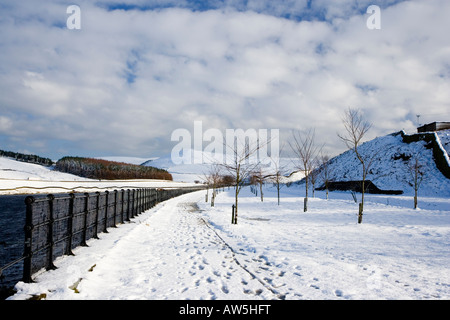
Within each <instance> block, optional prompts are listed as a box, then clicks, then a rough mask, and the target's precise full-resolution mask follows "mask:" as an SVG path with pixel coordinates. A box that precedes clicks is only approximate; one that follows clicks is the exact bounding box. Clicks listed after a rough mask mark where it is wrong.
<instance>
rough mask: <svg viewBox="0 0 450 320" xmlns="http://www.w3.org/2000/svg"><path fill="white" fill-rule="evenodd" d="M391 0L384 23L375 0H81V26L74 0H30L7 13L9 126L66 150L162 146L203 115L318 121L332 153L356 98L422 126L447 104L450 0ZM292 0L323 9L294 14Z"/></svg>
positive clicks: (136, 151) (280, 124) (377, 130)
mask: <svg viewBox="0 0 450 320" xmlns="http://www.w3.org/2000/svg"><path fill="white" fill-rule="evenodd" d="M391 2H392V1H383V2H380V5H381V6H382V8H383V9H382V29H381V30H376V31H375V30H368V29H367V28H366V23H365V21H366V19H367V15H365V14H364V13H360V11H361V9H362V8H364V3H365V2H359V4H358V5H355V2H354V1H350V0H349V1H346V2H339V5H338V4H336V2H333V4H329V2H327V4H325V3H324V2H320V1H318V2H313V3H314V5H313V6H312V8H308V7H307V4H306V1H285V2H277V5H276V4H269V3H261V2H253V1H250V2H248V3H247V5H246V6H243V5H242V3H241V4H239V5H236V4H235V7H237V8H238V9H239V10H240V11H237V10H233V9H232V6H233V2H232V1H228V2H226V4H225V7H224V8H219V9H218V10H200V11H195V12H193V11H191V10H190V9H185V8H165V9H158V10H147V9H146V10H143V9H142V8H143V7H142V8H141V9H140V10H113V11H108V10H107V9H106V8H107V7H105V6H95V5H93V4H91V2H88V1H81V2H80V4H79V5H80V7H81V17H82V22H81V30H67V29H66V28H65V27H64V25H65V19H66V18H67V14H66V12H65V9H66V7H65V6H66V4H65V3H63V2H45V4H42V5H40V6H34V5H33V6H31V5H30V3H31V2H28V1H20V2H17V3H14V4H11V5H10V7H8V8H6V9H5V10H7V11H6V12H7V13H8V14H7V15H6V16H5V17H2V18H1V19H0V28H1V29H2V35H1V36H0V46H1V48H2V50H1V52H0V61H1V62H2V63H1V65H0V117H2V118H0V119H2V120H1V121H0V125H2V128H0V132H2V135H3V136H6V137H7V138H8V139H10V141H13V140H14V139H13V138H14V137H15V136H18V133H17V132H18V130H17V128H20V129H21V130H20V131H21V132H20V136H21V137H27V136H28V137H30V139H31V138H32V139H34V140H36V139H41V140H43V141H46V142H47V143H44V145H43V146H42V147H40V150H43V151H44V152H47V153H50V154H52V155H53V152H56V151H53V150H52V149H51V148H54V147H55V144H56V145H58V144H59V145H61V144H62V143H63V142H64V141H67V143H68V146H69V145H70V146H71V147H70V148H68V147H67V148H66V147H61V149H64V150H68V151H69V152H73V153H75V152H79V153H81V154H92V155H130V156H153V155H155V154H161V153H169V152H170V149H171V148H172V147H173V143H172V142H171V141H170V135H171V132H172V131H173V130H175V129H176V128H180V127H182V128H187V129H191V128H192V126H193V121H194V120H202V121H203V123H204V126H205V128H206V127H215V128H218V129H220V130H225V129H226V128H243V129H245V128H267V129H270V128H279V129H282V130H285V131H286V132H287V131H289V129H291V128H306V127H316V136H317V137H320V139H321V142H326V143H327V144H328V149H329V150H330V151H331V152H333V153H336V152H338V151H340V150H342V147H343V146H342V145H341V144H340V143H339V141H338V140H337V138H336V132H337V131H339V130H341V123H340V115H341V112H342V111H343V109H345V108H347V107H349V106H352V107H360V108H363V109H364V110H366V113H367V115H368V116H369V117H370V120H371V121H373V122H374V129H373V132H372V134H373V135H380V134H387V133H390V132H393V131H396V130H400V129H407V130H413V129H414V125H415V124H414V123H413V121H414V120H415V115H416V114H423V115H424V117H423V119H424V120H425V118H426V114H445V113H446V112H447V116H449V115H448V111H447V110H448V103H449V102H448V101H450V100H449V98H450V93H449V92H450V90H449V89H450V88H449V86H450V85H449V79H450V58H449V57H450V55H449V52H450V40H449V39H448V36H447V35H446V30H449V27H450V25H449V22H448V19H447V16H448V14H447V13H448V12H450V4H449V3H448V1H443V0H427V1H425V0H422V1H421V0H416V1H408V2H401V3H399V4H397V5H393V6H389V5H390V4H391ZM109 3H113V2H109ZM132 3H135V4H139V5H141V6H142V4H143V3H142V4H141V3H139V2H136V1H134V2H132ZM160 4H161V3H160ZM166 4H167V3H166ZM180 6H184V7H187V6H189V3H187V2H186V3H184V4H183V5H180ZM217 6H218V5H217ZM288 8H291V9H290V12H291V13H292V12H296V14H297V15H300V14H301V13H304V14H305V15H306V14H308V16H311V15H312V14H313V13H314V12H322V13H320V14H318V18H317V19H310V20H313V21H296V20H288V19H285V18H282V17H283V16H286V15H287V13H288V11H289V10H288ZM248 9H252V10H253V11H251V10H248ZM254 11H256V12H254ZM269 12H273V15H269V14H268V13H269ZM319 16H325V17H327V19H326V20H323V19H321V18H320V17H319ZM5 119H8V120H5ZM429 120H430V121H434V120H439V119H431V117H429ZM443 120H446V119H443ZM447 120H448V119H447ZM31 122H32V123H33V125H31ZM13 128H14V129H16V130H14V129H13ZM52 139H55V140H52ZM22 141H25V140H22ZM52 141H53V142H52ZM11 143H12V142H11ZM23 143H25V144H26V142H23ZM21 148H27V149H29V148H30V146H28V145H23V146H21ZM40 150H38V151H36V152H39V151H40ZM58 156H62V154H58Z"/></svg>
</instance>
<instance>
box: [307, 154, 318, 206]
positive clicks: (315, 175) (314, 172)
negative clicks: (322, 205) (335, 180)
mask: <svg viewBox="0 0 450 320" xmlns="http://www.w3.org/2000/svg"><path fill="white" fill-rule="evenodd" d="M319 169H320V163H319V158H318V157H316V158H314V160H313V161H312V165H311V172H310V173H309V180H310V181H311V185H312V196H313V198H315V197H316V196H315V192H316V182H317V179H318V178H319V174H320V171H319Z"/></svg>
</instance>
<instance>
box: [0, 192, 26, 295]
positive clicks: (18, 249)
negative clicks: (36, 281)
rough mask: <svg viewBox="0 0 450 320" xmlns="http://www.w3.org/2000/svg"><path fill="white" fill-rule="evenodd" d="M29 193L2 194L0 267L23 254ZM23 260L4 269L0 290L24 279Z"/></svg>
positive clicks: (0, 202)
mask: <svg viewBox="0 0 450 320" xmlns="http://www.w3.org/2000/svg"><path fill="white" fill-rule="evenodd" d="M26 197H27V195H11V196H10V195H5V196H0V268H2V267H3V266H5V265H6V264H8V263H9V262H12V261H14V260H16V259H19V258H21V257H22V255H23V248H24V238H25V236H24V225H25V211H26V208H25V202H24V200H25V198H26ZM22 268H23V261H22V262H19V263H18V264H15V265H13V266H11V267H9V268H7V269H5V270H3V273H2V275H1V276H0V290H1V289H2V288H5V287H11V286H13V285H14V284H15V283H17V281H20V280H21V279H22Z"/></svg>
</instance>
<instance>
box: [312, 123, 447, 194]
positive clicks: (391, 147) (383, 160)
mask: <svg viewBox="0 0 450 320" xmlns="http://www.w3.org/2000/svg"><path fill="white" fill-rule="evenodd" d="M439 137H440V138H441V142H442V144H443V145H444V149H445V148H447V150H448V146H449V141H450V139H449V137H450V130H444V131H441V132H439ZM359 150H360V152H361V153H362V154H363V156H364V157H365V158H366V159H372V158H373V159H374V160H373V163H372V165H371V167H370V170H369V174H368V176H367V180H371V181H372V182H373V183H374V184H375V185H376V186H377V187H378V188H380V189H384V190H403V192H404V193H405V194H412V193H413V187H412V182H413V180H412V177H411V170H410V169H409V167H408V164H409V162H410V160H412V159H414V157H418V159H419V164H420V165H422V166H423V167H422V170H423V171H424V173H425V174H424V178H423V182H422V184H421V186H420V189H419V194H422V195H429V196H440V197H449V196H450V179H448V178H446V177H445V176H444V175H443V174H442V172H441V171H439V169H438V168H437V166H436V163H435V160H434V158H433V150H432V148H431V147H430V144H429V143H427V142H426V141H423V140H419V141H416V142H411V143H405V142H403V139H402V135H401V133H396V134H390V135H386V136H383V137H378V138H375V139H373V140H371V141H368V142H365V143H363V144H362V145H361V146H360V149H359ZM329 170H330V171H331V177H332V180H334V181H352V180H361V176H362V166H361V164H360V162H359V161H358V159H357V158H356V156H355V154H354V152H353V151H350V150H349V151H346V152H344V153H342V154H341V155H339V156H337V157H334V158H332V159H331V160H330V165H329ZM321 183H322V182H321V181H320V182H319V184H321Z"/></svg>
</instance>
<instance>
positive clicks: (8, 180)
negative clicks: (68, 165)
mask: <svg viewBox="0 0 450 320" xmlns="http://www.w3.org/2000/svg"><path fill="white" fill-rule="evenodd" d="M192 185H195V184H194V183H184V182H176V181H167V180H144V179H140V180H101V181H99V180H93V179H87V178H82V177H78V176H75V175H72V174H68V173H63V172H58V171H54V170H52V168H49V167H44V166H41V165H37V164H31V163H25V162H19V161H15V160H12V159H9V158H5V157H0V195H2V194H30V193H58V192H70V191H71V190H76V191H77V192H94V191H99V190H106V189H121V188H154V187H171V186H174V187H180V186H192Z"/></svg>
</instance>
